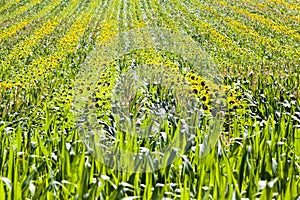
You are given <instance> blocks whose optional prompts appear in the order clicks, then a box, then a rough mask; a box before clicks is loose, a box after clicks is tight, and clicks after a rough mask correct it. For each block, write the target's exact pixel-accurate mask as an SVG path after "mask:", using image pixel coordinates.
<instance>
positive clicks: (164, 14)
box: [0, 0, 300, 200]
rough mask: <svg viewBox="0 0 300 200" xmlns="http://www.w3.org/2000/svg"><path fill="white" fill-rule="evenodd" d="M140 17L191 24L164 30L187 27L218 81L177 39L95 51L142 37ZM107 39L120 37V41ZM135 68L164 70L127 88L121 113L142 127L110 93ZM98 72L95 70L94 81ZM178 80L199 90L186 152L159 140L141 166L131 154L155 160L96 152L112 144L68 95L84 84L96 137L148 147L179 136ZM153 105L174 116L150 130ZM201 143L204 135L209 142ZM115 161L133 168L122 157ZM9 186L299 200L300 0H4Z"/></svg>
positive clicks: (4, 140)
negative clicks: (164, 44)
mask: <svg viewBox="0 0 300 200" xmlns="http://www.w3.org/2000/svg"><path fill="white" fill-rule="evenodd" d="M149 27H150V28H149ZM151 27H152V28H153V29H152V30H154V31H152V32H151ZM145 29H147V30H148V29H149V30H150V32H151V33H153V34H158V32H159V31H155V30H171V31H170V32H172V34H173V33H174V32H176V33H181V34H184V35H185V36H186V37H188V39H186V40H185V39H184V38H182V37H178V38H176V37H175V36H174V37H170V38H169V37H165V38H162V41H165V40H172V41H174V42H175V43H176V40H178V41H179V40H180V41H181V42H182V43H181V44H183V46H185V47H186V48H185V49H187V48H188V47H189V46H190V50H191V52H192V50H193V48H192V45H190V43H192V44H195V45H198V46H199V47H200V48H201V50H202V51H203V52H205V55H207V56H209V58H210V60H211V62H213V63H214V66H215V68H214V69H213V70H211V71H210V72H209V73H218V75H220V77H221V81H222V85H218V86H216V85H215V84H212V83H211V82H210V80H208V79H207V77H205V76H201V75H202V74H201V73H198V71H197V69H199V71H201V69H202V68H201V67H204V65H203V66H201V65H200V66H197V67H198V68H195V66H193V62H189V60H186V59H185V58H184V56H182V55H180V52H179V51H178V52H177V53H176V52H172V51H168V49H159V48H154V47H155V46H153V45H151V44H150V43H151V41H148V40H146V39H145V40H144V41H143V45H144V48H136V49H133V48H132V49H131V50H130V51H129V52H126V53H123V51H121V53H120V52H119V54H118V55H117V56H116V57H113V55H114V54H113V53H111V54H110V55H109V56H110V57H109V58H108V59H107V60H106V61H105V62H104V63H100V62H98V60H96V61H95V60H93V59H94V58H95V55H94V54H93V53H95V49H96V48H97V49H98V50H99V51H102V50H103V49H105V48H107V49H106V50H105V51H103V52H109V51H112V49H113V48H116V47H117V48H116V49H114V50H113V51H118V49H119V50H120V49H122V48H124V49H126V48H125V47H124V46H122V45H121V44H122V41H125V40H130V39H132V40H134V37H127V36H126V34H127V33H132V30H137V31H136V33H137V34H138V33H141V35H142V36H143V37H144V35H143V32H142V31H141V32H139V30H145ZM155 32H156V33H155ZM134 33H135V32H134ZM170 34H171V33H170ZM145 37H146V36H145ZM113 38H121V39H120V40H121V43H117V44H114V46H113V47H112V46H111V45H112V43H113V42H114V41H115V40H114V39H113ZM124 38H125V39H124ZM149 38H150V36H149ZM189 41H190V42H189ZM147 42H149V44H146V43H147ZM124 43H126V42H124ZM128 43H130V42H129V41H128ZM124 45H126V44H124ZM173 49H175V50H176V48H175V47H174V48H173ZM179 49H180V48H179ZM96 53H97V51H96ZM107 54H108V53H107ZM96 57H97V55H96ZM98 57H100V60H104V59H103V58H104V57H106V55H105V53H104V54H101V55H98ZM97 59H98V58H97ZM91 65H92V67H94V69H97V72H98V74H96V76H93V74H92V73H91V72H90V74H89V73H88V72H87V74H86V75H85V77H84V79H81V78H82V77H81V78H80V73H82V71H84V70H85V69H87V68H88V67H91ZM143 66H146V68H143ZM89 69H90V68H89ZM134 69H142V70H140V74H141V75H143V76H144V78H147V77H148V78H149V79H150V78H153V77H154V75H153V76H152V75H151V73H149V74H147V73H143V70H144V71H146V70H149V69H150V70H152V72H154V71H155V72H156V73H157V74H160V77H166V79H164V80H162V81H161V82H160V84H156V83H155V82H153V83H152V82H151V83H149V84H148V85H147V87H145V88H144V89H143V91H135V92H136V93H134V94H133V95H127V96H126V95H125V96H123V99H119V101H121V103H122V102H123V103H129V104H128V105H129V107H130V109H129V110H126V112H128V113H129V114H130V117H131V118H132V119H134V120H135V121H139V122H140V124H141V125H139V126H138V127H136V128H140V129H141V127H146V128H147V127H148V129H149V127H150V129H149V130H148V132H147V135H146V137H144V138H137V137H135V136H134V135H130V134H128V131H132V129H130V128H131V127H130V124H128V123H123V124H122V123H121V121H122V119H120V116H117V114H116V112H114V111H113V109H114V108H115V107H114V106H113V105H117V103H114V102H113V99H114V98H115V97H114V96H113V93H114V92H116V90H117V91H118V92H119V93H122V92H123V93H124V94H125V93H126V92H128V91H129V93H130V92H131V91H132V90H130V89H132V88H130V84H132V83H131V82H130V81H134V80H135V79H134V78H132V79H131V77H130V73H128V72H131V71H130V70H133V71H134ZM87 71H88V70H87ZM216 71H217V72H216ZM126 75H127V76H126ZM92 77H94V78H95V77H96V79H97V80H96V83H95V85H92V86H90V85H89V80H92ZM147 80H148V79H147ZM172 81H173V82H172ZM128 82H130V83H128ZM186 82H187V83H188V84H186ZM162 83H164V84H165V85H164V86H163V85H162ZM169 83H172V84H169ZM181 83H182V84H183V83H184V84H185V85H187V86H188V87H189V88H190V89H189V91H191V92H187V94H186V96H184V95H181V96H179V97H182V98H181V101H182V102H192V100H193V102H194V101H195V102H196V103H197V104H196V105H197V106H196V107H197V109H196V110H197V113H198V111H199V113H200V114H201V117H200V118H197V119H196V118H195V121H196V122H195V123H197V124H198V125H197V126H194V129H185V131H186V132H188V133H187V134H186V135H187V136H188V138H187V139H186V143H184V144H183V143H182V142H181V141H175V142H174V143H176V142H179V143H178V144H177V145H178V146H183V145H185V146H184V148H183V151H182V152H179V151H177V152H176V151H175V150H174V151H171V152H167V151H166V152H161V154H164V153H165V155H163V156H165V158H167V164H165V165H161V166H162V167H152V170H144V171H142V172H141V171H138V170H135V169H133V167H140V168H142V167H143V169H146V168H147V167H148V166H147V165H148V164H149V163H147V162H145V163H146V164H145V163H144V164H136V163H134V162H135V161H136V160H132V159H131V160H129V161H128V163H126V162H122V161H121V160H113V159H114V157H108V155H105V158H104V159H99V154H100V157H101V156H102V155H104V153H103V152H102V151H97V148H96V149H95V147H92V146H93V145H91V143H90V141H91V140H90V139H86V135H85V133H83V132H84V131H82V129H81V128H82V127H81V128H80V127H79V126H77V125H78V123H79V121H80V120H78V119H79V118H78V117H77V116H76V113H78V111H77V112H75V111H74V102H75V101H76V98H77V100H78V97H86V99H89V105H88V106H89V108H86V107H85V108H84V109H82V110H83V111H82V112H85V110H88V109H94V110H95V113H94V114H95V116H94V115H93V116H94V118H95V120H96V121H97V124H98V125H99V127H100V126H101V130H102V131H103V132H104V133H107V136H106V137H105V138H104V139H103V138H102V137H100V136H99V137H98V138H97V134H95V135H90V136H93V141H94V142H95V141H96V142H95V143H97V141H98V143H100V141H101V142H102V143H101V145H103V146H105V145H108V144H109V145H111V146H112V151H113V152H114V153H115V152H117V151H119V150H120V149H123V150H124V149H125V150H127V151H131V152H135V153H136V154H137V155H141V154H140V153H141V152H144V154H146V153H145V152H148V151H155V150H157V149H160V148H162V147H163V146H164V145H167V144H172V139H173V138H176V137H177V138H178V137H179V138H181V139H182V140H185V138H184V136H182V135H184V134H182V132H181V131H182V129H181V127H183V125H182V124H183V123H181V121H180V116H183V115H184V116H186V115H185V112H184V111H186V113H188V112H187V110H186V109H188V108H187V107H184V106H185V105H184V104H182V105H181V104H180V102H178V98H177V97H178V96H176V95H178V94H175V93H174V92H172V91H170V89H169V88H168V87H173V86H174V85H175V87H177V88H178V87H179V86H180V84H181ZM126 84H129V85H128V87H127V88H126V87H125V86H126ZM176 84H177V85H176ZM78 85H79V86H80V87H78ZM178 85H179V86H178ZM94 86H96V87H94ZM119 88H123V89H124V88H125V89H126V90H125V89H124V91H123V90H122V89H119ZM118 89H119V90H118ZM127 89H128V91H127ZM216 91H220V92H222V97H219V96H218V95H219V93H218V92H216ZM123 93H122V94H123ZM181 93H183V92H181ZM214 93H218V94H214ZM126 94H127V93H126ZM87 96H88V97H87ZM183 96H184V97H183ZM218 99H223V100H224V101H222V102H221V103H223V104H224V106H222V108H220V109H219V111H220V110H222V120H221V121H222V123H220V124H221V125H220V128H219V129H217V128H215V129H213V131H214V132H217V134H212V135H206V136H208V137H206V136H205V133H207V132H209V130H211V129H212V128H211V123H210V122H211V121H212V115H214V114H216V113H215V110H214V109H213V108H214V107H215V106H216V105H215V104H216V100H218ZM80 106H82V105H80ZM156 108H159V110H162V109H163V110H164V111H166V112H167V113H168V118H167V119H164V121H162V123H160V124H159V125H156V127H155V128H156V129H155V130H156V131H153V130H154V129H153V130H152V129H151V127H152V125H153V124H151V123H152V122H149V121H151V119H150V118H151V116H154V115H153V113H154V112H153V110H155V109H156ZM122 112H123V111H122ZM124 112H125V111H124ZM180 113H182V115H180ZM220 113H221V112H220ZM220 113H219V114H220ZM187 115H188V114H187ZM93 116H92V117H93ZM149 116H150V117H149ZM189 116H190V115H189ZM197 116H198V115H197ZM80 117H86V118H89V117H90V116H87V115H80ZM118 117H119V118H118ZM193 119H194V118H193ZM117 122H119V124H120V123H121V125H122V126H118V123H117ZM149 124H150V125H149ZM85 125H86V124H85ZM85 125H82V126H83V127H84V126H85ZM153 126H154V125H153ZM85 128H86V127H85ZM154 132H155V133H156V134H154ZM191 132H193V133H191ZM94 137H95V138H94ZM207 138H209V139H207ZM94 146H96V144H94ZM98 146H99V145H98ZM203 146H204V147H205V146H207V147H209V148H206V149H205V155H203V154H201V152H203V151H202V150H203ZM145 149H146V150H145ZM98 150H99V149H98ZM177 150H178V149H177ZM95 151H96V152H95ZM144 154H143V155H144ZM102 158H103V156H102ZM115 158H116V157H115ZM141 160H142V159H141ZM120 162H121V163H123V164H127V167H128V169H124V168H122V166H121V167H117V165H118V163H120ZM130 162H132V163H134V164H131V163H130ZM152 164H153V165H154V166H155V163H152ZM150 167H151V166H150ZM129 168H132V169H130V170H129ZM147 169H148V168H147ZM2 199H3V200H6V199H11V200H14V199H39V200H40V199H47V200H48V199H49V200H50V199H107V200H115V199H116V200H117V199H124V200H133V199H165V200H166V199H182V200H188V199H281V200H285V199H291V200H292V199H293V200H299V199H300V2H299V1H298V0H239V1H236V0H224V1H222V0H185V1H179V0H168V1H166V0H1V1H0V200H2Z"/></svg>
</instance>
